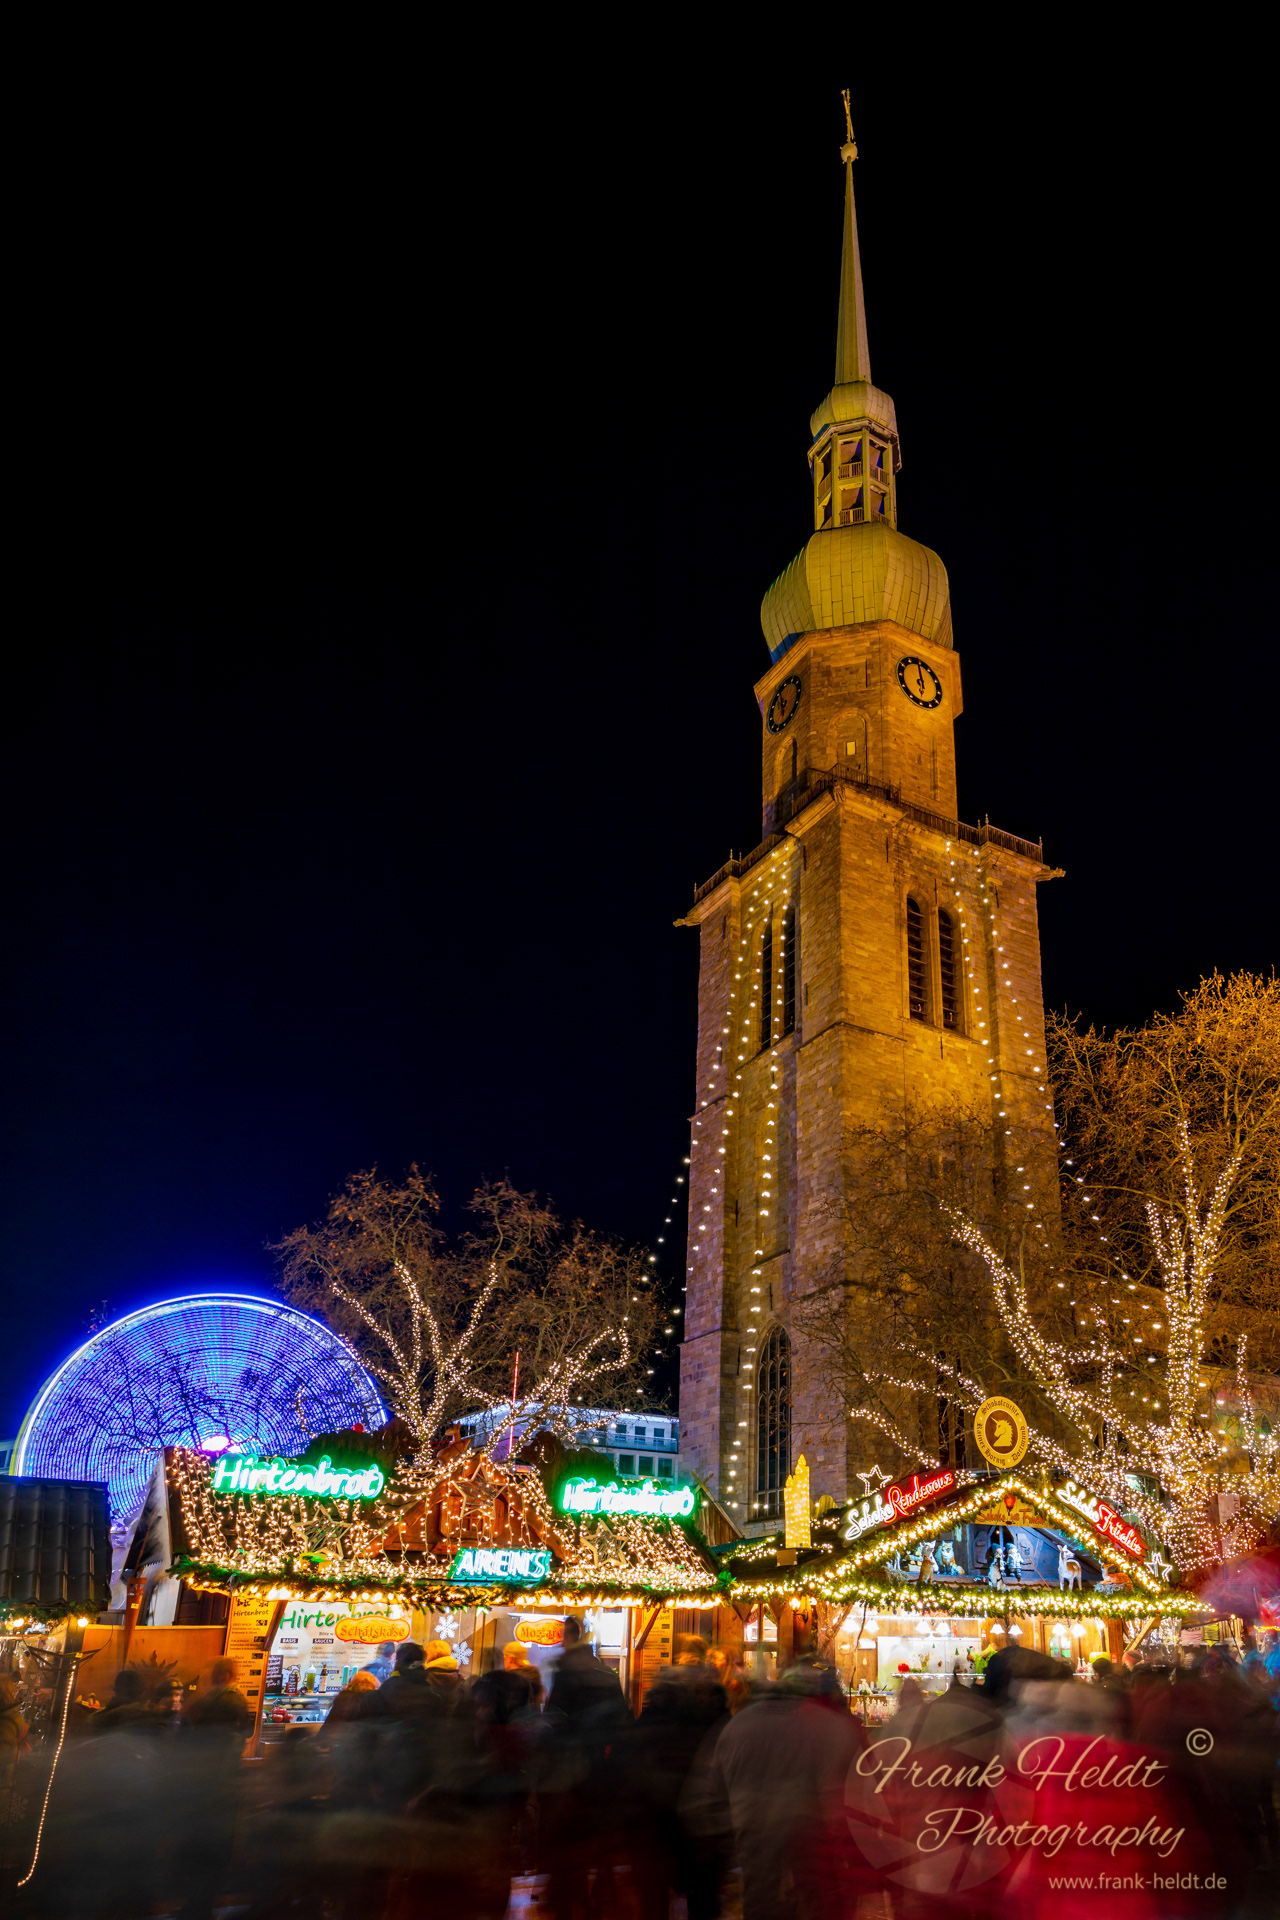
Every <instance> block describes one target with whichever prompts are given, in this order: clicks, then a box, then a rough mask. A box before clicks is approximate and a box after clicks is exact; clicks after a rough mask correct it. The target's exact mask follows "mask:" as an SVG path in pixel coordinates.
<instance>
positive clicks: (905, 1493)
mask: <svg viewBox="0 0 1280 1920" xmlns="http://www.w3.org/2000/svg"><path fill="white" fill-rule="evenodd" d="M955 1483H956V1476H955V1474H954V1473H953V1472H952V1471H951V1468H950V1467H942V1468H940V1469H939V1470H938V1472H936V1473H929V1474H926V1475H925V1477H924V1479H923V1480H922V1479H921V1478H920V1475H919V1474H918V1473H913V1474H912V1476H911V1478H910V1480H907V1481H897V1480H895V1481H894V1483H893V1485H892V1486H891V1487H886V1488H885V1490H884V1497H885V1499H886V1500H887V1501H888V1502H889V1505H890V1506H891V1507H892V1508H893V1510H894V1512H895V1513H896V1514H897V1516H898V1518H899V1519H900V1520H903V1519H905V1518H906V1516H907V1515H908V1514H909V1513H914V1512H915V1510H916V1508H917V1507H922V1506H923V1505H924V1503H925V1501H926V1500H936V1499H937V1497H938V1495H939V1494H940V1493H950V1491H951V1489H952V1488H953V1487H954V1486H955Z"/></svg>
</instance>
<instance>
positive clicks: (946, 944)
mask: <svg viewBox="0 0 1280 1920" xmlns="http://www.w3.org/2000/svg"><path fill="white" fill-rule="evenodd" d="M938 970H939V972H940V974H941V976H942V1024H943V1026H944V1027H957V1026H959V1024H960V977H959V970H958V968H957V965H956V929H955V922H954V921H953V920H952V918H951V915H950V914H949V913H948V912H947V910H946V908H945V907H939V909H938Z"/></svg>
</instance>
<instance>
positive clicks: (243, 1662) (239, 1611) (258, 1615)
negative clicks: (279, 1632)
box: [227, 1595, 276, 1714]
mask: <svg viewBox="0 0 1280 1920" xmlns="http://www.w3.org/2000/svg"><path fill="white" fill-rule="evenodd" d="M275 1611H276V1603H275V1601H274V1600H265V1599H262V1598H259V1597H256V1596H255V1597H254V1598H253V1599H249V1598H247V1597H245V1598H242V1597H240V1596H239V1595H237V1596H236V1598H235V1599H233V1600H232V1602H231V1618H230V1620H229V1621H228V1622H227V1659H228V1660H234V1662H235V1668H236V1677H235V1681H234V1684H235V1685H236V1686H237V1687H239V1689H240V1691H241V1693H242V1694H243V1695H244V1697H245V1699H246V1700H247V1701H248V1702H249V1705H250V1707H251V1708H252V1709H253V1712H254V1713H255V1714H257V1713H258V1712H259V1711H260V1709H261V1707H262V1685H263V1672H264V1669H265V1667H266V1664H267V1640H268V1638H269V1636H270V1633H271V1622H272V1618H273V1616H274V1614H275Z"/></svg>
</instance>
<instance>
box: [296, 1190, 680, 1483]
mask: <svg viewBox="0 0 1280 1920" xmlns="http://www.w3.org/2000/svg"><path fill="white" fill-rule="evenodd" d="M438 1210H439V1201H438V1199H437V1196H436V1193H435V1191H434V1188H433V1187H432V1185H431V1183H430V1181H429V1179H428V1178H427V1177H426V1176H425V1175H424V1174H422V1173H421V1172H420V1171H419V1170H418V1169H417V1168H416V1167H415V1168H413V1169H411V1171H410V1173H409V1176H408V1178H407V1179H406V1180H405V1181H404V1182H403V1183H401V1184H400V1185H396V1184H394V1183H392V1182H390V1181H386V1180H382V1179H380V1178H379V1177H378V1175H377V1173H376V1172H367V1173H360V1174H356V1175H355V1176H354V1177H353V1178H352V1179H351V1180H349V1181H348V1183H347V1185H346V1187H345V1188H344V1189H343V1191H342V1192H341V1193H340V1194H338V1195H337V1196H335V1198H334V1200H333V1201H332V1203H331V1205H330V1208H329V1214H328V1217H327V1219H326V1220H325V1221H324V1222H323V1223H322V1224H321V1225H320V1226H318V1227H300V1228H298V1229H297V1230H296V1231H295V1232H294V1233H291V1234H289V1235H288V1236H287V1237H286V1238H285V1239H284V1240H283V1241H282V1242H281V1243H280V1246H279V1247H278V1249H277V1252H278V1253H279V1255H280V1260H281V1272H282V1284H283V1287H284V1290H285V1292H286V1294H287V1295H288V1296H289V1298H290V1299H291V1300H293V1301H294V1302H296V1304H298V1305H299V1306H302V1307H305V1308H307V1309H308V1310H309V1311H312V1312H315V1313H319V1314H321V1315H323V1317H324V1318H326V1319H327V1320H328V1321H329V1322H330V1324H331V1325H332V1326H334V1327H335V1328H336V1329H337V1331H338V1332H340V1333H341V1334H343V1335H344V1337H345V1338H346V1339H347V1340H348V1341H349V1342H350V1343H351V1345H352V1346H353V1347H354V1348H355V1350H356V1351H357V1352H358V1353H359V1355H360V1357H361V1359H362V1360H363V1362H364V1364H365V1365H366V1366H367V1367H368V1369H369V1371H370V1372H371V1373H372V1374H373V1375H374V1377H375V1378H376V1379H377V1380H379V1381H380V1382H381V1384H382V1386H383V1387H384V1389H385V1390H386V1394H387V1397H388V1399H389V1401H390V1402H391V1405H392V1408H393V1410H394V1412H395V1413H396V1415H397V1416H398V1417H399V1418H400V1419H402V1420H403V1421H404V1422H405V1424H406V1426H407V1427H408V1428H409V1429H410V1431H411V1433H412V1434H413V1437H414V1441H415V1444H416V1446H417V1448H418V1449H419V1451H421V1450H422V1449H424V1448H426V1447H427V1446H429V1445H430V1443H431V1441H432V1439H433V1437H434V1436H436V1435H438V1433H439V1432H440V1430H441V1428H442V1427H444V1426H446V1425H448V1424H449V1423H450V1422H451V1421H454V1420H456V1419H458V1418H459V1417H460V1416H461V1415H463V1414H471V1413H475V1412H481V1413H483V1414H485V1415H486V1416H487V1418H486V1419H485V1422H484V1431H483V1435H482V1444H483V1445H484V1446H485V1447H487V1448H488V1450H490V1451H492V1450H494V1449H495V1448H497V1447H498V1446H499V1445H500V1444H501V1443H502V1442H503V1440H504V1439H505V1438H506V1436H507V1435H508V1434H509V1433H510V1432H511V1431H512V1429H513V1428H514V1427H516V1426H524V1425H525V1424H527V1423H528V1422H529V1421H530V1420H532V1419H534V1418H536V1422H537V1424H538V1425H539V1426H541V1427H545V1428H548V1429H549V1430H551V1431H552V1432H555V1433H558V1434H561V1435H562V1436H563V1437H565V1438H566V1439H567V1438H570V1437H572V1435H573V1434H574V1433H575V1432H576V1431H578V1429H579V1427H580V1426H581V1424H582V1423H581V1422H580V1420H579V1419H578V1418H577V1415H576V1413H575V1411H574V1410H575V1409H577V1408H581V1407H583V1406H584V1405H591V1404H596V1405H598V1404H599V1403H600V1401H601V1400H602V1399H604V1398H606V1397H607V1398H609V1399H612V1400H614V1401H626V1400H627V1399H630V1398H632V1397H634V1396H635V1395H636V1394H638V1393H640V1392H642V1391H644V1390H645V1388H646V1384H647V1381H648V1378H649V1375H650V1374H651V1372H652V1369H653V1351H654V1345H655V1333H656V1329H657V1324H658V1323H657V1313H658V1305H659V1303H658V1301H657V1300H656V1298H655V1297H654V1289H653V1286H652V1283H651V1282H650V1280H649V1277H648V1274H647V1272H646V1270H645V1260H644V1256H643V1255H642V1254H640V1253H638V1252H632V1251H628V1250H626V1249H623V1248H621V1247H618V1246H616V1245H614V1244H613V1243H612V1242H610V1241H608V1240H605V1239H603V1238H602V1237H601V1236H600V1235H598V1234H595V1233H592V1232H591V1231H590V1230H589V1229H587V1228H586V1227H584V1226H583V1225H582V1224H581V1222H578V1221H575V1222H573V1223H571V1224H569V1225H567V1226H566V1225H564V1224H562V1223H561V1221H560V1220H559V1219H558V1218H557V1216H556V1214H555V1213H554V1212H553V1210H552V1209H551V1208H550V1207H549V1206H546V1205H544V1204H541V1203H540V1202H539V1201H538V1200H537V1199H536V1197H535V1196H534V1195H532V1194H524V1193H519V1192H517V1191H516V1190H515V1188H513V1187H512V1186H510V1185H509V1184H508V1183H507V1182H506V1181H497V1182H492V1183H489V1184H487V1185H485V1186H482V1187H481V1188H479V1189H478V1190H477V1192H476V1194H475V1197H474V1199H473V1201H472V1209H471V1210H472V1213H473V1214H474V1216H475V1218H476V1220H477V1225H476V1226H475V1227H474V1228H473V1229H472V1230H471V1231H470V1232H469V1233H467V1234H466V1235H464V1236H463V1238H462V1239H461V1241H460V1242H459V1243H458V1244H456V1245H450V1244H449V1243H448V1242H447V1241H446V1239H445V1237H444V1235H443V1234H442V1233H441V1231H440V1229H439V1226H438V1221H437V1215H438ZM517 1356H518V1363H517Z"/></svg>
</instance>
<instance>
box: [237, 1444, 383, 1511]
mask: <svg viewBox="0 0 1280 1920" xmlns="http://www.w3.org/2000/svg"><path fill="white" fill-rule="evenodd" d="M386 1484H387V1482H386V1476H385V1474H384V1473H383V1471H382V1468H381V1467H378V1466H367V1467H335V1466H334V1464H333V1462H332V1460H331V1459H330V1458H329V1456H328V1454H327V1453H326V1454H325V1455H324V1456H323V1457H322V1459H321V1461H320V1464H319V1466H318V1467H309V1466H299V1465H298V1463H297V1461H296V1460H259V1459H258V1457H257V1455H256V1454H252V1453H239V1454H237V1453H224V1454H221V1455H220V1456H219V1459H218V1464H217V1466H216V1467H215V1468H214V1470H213V1491H214V1492H215V1493H300V1494H304V1495H309V1496H310V1497H311V1498H313V1499H316V1498H320V1497H321V1496H323V1495H326V1494H328V1495H338V1496H339V1497H341V1498H342V1499H344V1500H373V1499H376V1497H377V1496H378V1494H380V1493H381V1492H382V1489H383V1488H384V1487H385V1486H386Z"/></svg>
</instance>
